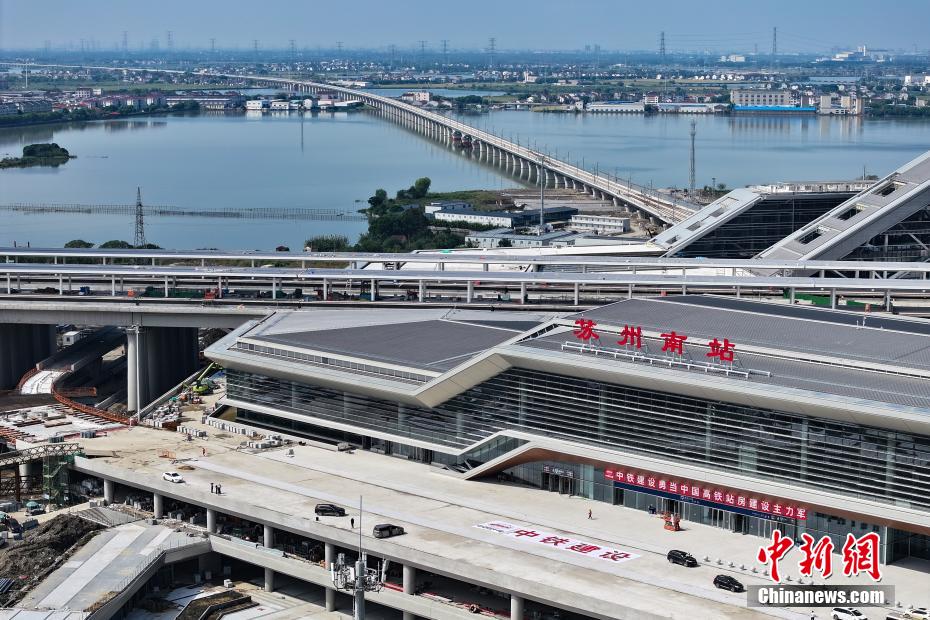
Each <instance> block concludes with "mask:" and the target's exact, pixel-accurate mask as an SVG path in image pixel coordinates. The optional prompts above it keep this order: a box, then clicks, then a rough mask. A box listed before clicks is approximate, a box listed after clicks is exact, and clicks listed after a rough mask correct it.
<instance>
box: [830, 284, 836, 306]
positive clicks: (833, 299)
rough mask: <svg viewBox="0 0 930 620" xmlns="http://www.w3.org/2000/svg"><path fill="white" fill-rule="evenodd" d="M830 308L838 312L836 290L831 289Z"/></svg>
mask: <svg viewBox="0 0 930 620" xmlns="http://www.w3.org/2000/svg"><path fill="white" fill-rule="evenodd" d="M830 308H832V309H833V310H836V289H835V288H831V289H830Z"/></svg>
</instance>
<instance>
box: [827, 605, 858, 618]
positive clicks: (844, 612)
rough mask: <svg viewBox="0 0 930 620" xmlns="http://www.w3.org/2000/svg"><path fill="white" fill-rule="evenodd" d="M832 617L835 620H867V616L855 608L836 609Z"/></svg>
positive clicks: (832, 612) (831, 613) (831, 614)
mask: <svg viewBox="0 0 930 620" xmlns="http://www.w3.org/2000/svg"><path fill="white" fill-rule="evenodd" d="M830 617H831V618H833V620H867V618H866V617H865V614H864V613H862V612H861V611H859V610H858V609H855V608H854V607H834V608H833V611H831V612H830Z"/></svg>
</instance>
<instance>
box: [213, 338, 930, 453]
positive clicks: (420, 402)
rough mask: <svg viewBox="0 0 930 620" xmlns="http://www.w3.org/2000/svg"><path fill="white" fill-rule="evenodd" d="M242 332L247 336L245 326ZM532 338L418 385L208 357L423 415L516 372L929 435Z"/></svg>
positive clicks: (851, 411)
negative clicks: (543, 345)
mask: <svg viewBox="0 0 930 620" xmlns="http://www.w3.org/2000/svg"><path fill="white" fill-rule="evenodd" d="M558 324H559V322H558V321H550V322H549V323H546V324H544V325H541V326H538V327H537V328H535V329H534V330H532V331H533V332H537V331H540V330H541V329H544V328H547V327H551V326H553V325H558ZM240 329H241V330H242V331H246V326H243V328H240ZM236 331H239V330H236ZM530 333H532V332H527V333H526V334H523V335H521V336H518V337H515V338H514V339H511V340H509V341H508V342H507V343H503V344H500V345H497V346H495V347H493V348H491V349H488V350H487V351H484V352H482V353H480V354H478V355H476V356H475V357H472V358H470V359H469V360H467V361H466V362H464V363H462V364H460V365H458V366H456V367H455V368H453V369H451V370H449V371H447V372H445V373H443V374H442V375H440V376H439V377H437V378H435V379H433V380H432V381H430V382H428V383H426V384H422V385H417V384H410V383H404V382H399V381H392V380H390V379H389V378H386V377H385V378H381V377H377V376H366V377H365V381H359V375H358V374H354V373H351V372H345V371H339V370H330V369H327V368H322V367H308V366H307V365H302V364H300V363H296V362H289V361H286V360H278V359H273V358H268V357H262V356H258V355H253V354H249V353H247V352H242V351H237V350H235V349H229V346H231V345H232V344H234V343H235V341H236V332H235V331H234V332H232V333H230V334H229V335H228V336H226V337H225V338H223V339H221V340H220V341H218V342H217V343H215V344H214V345H212V346H211V347H209V348H208V349H207V356H208V357H209V358H210V359H212V360H214V361H217V362H218V363H220V364H222V365H224V366H225V367H228V368H233V369H238V370H243V371H246V372H251V373H255V374H261V375H266V376H271V377H275V378H280V379H285V380H289V381H296V382H302V383H312V384H314V385H320V386H322V387H328V388H332V389H340V390H346V391H349V392H353V393H356V394H362V395H365V396H371V397H373V398H381V399H386V400H394V401H397V402H401V403H404V404H409V405H414V406H420V407H426V408H433V407H436V406H438V405H441V404H442V403H444V402H447V401H448V400H450V399H452V398H454V397H456V396H458V395H459V394H461V393H463V392H465V391H466V390H468V389H470V388H472V387H475V386H476V385H479V384H481V383H483V382H485V381H487V380H489V379H491V378H492V377H494V376H496V375H498V374H500V373H502V372H504V371H506V370H508V369H509V368H512V367H516V368H526V369H529V370H537V371H542V372H550V373H555V374H560V375H565V376H568V377H574V378H578V379H586V380H592V381H603V382H604V383H609V384H615V385H622V386H628V387H633V388H640V389H649V390H656V391H661V392H669V393H673V394H680V395H683V396H690V397H693V398H702V399H707V400H711V401H719V402H726V403H732V404H735V405H744V406H748V407H757V408H762V409H771V410H775V411H782V412H786V413H794V414H799V415H806V416H812V417H817V418H824V419H829V420H835V421H838V422H845V423H853V424H862V425H867V426H875V427H879V428H883V429H888V430H894V431H900V432H905V433H916V434H921V435H930V411H928V410H925V409H921V408H917V407H908V406H904V405H891V404H889V403H882V402H878V401H872V400H865V399H860V398H851V397H842V396H837V395H832V394H827V393H824V392H814V391H807V390H801V389H798V388H790V387H784V386H777V385H771V384H763V383H757V382H753V381H752V380H751V379H748V380H742V379H740V380H737V379H733V378H725V377H717V376H713V375H706V374H698V373H691V372H685V371H681V370H672V369H668V368H661V367H657V366H645V365H640V364H636V363H632V362H621V361H615V360H604V359H600V358H589V357H586V356H583V355H580V354H571V355H566V354H565V353H562V352H560V351H548V350H544V349H536V348H532V347H527V346H522V345H521V344H520V342H519V341H520V339H521V338H523V337H525V336H526V335H528V334H530Z"/></svg>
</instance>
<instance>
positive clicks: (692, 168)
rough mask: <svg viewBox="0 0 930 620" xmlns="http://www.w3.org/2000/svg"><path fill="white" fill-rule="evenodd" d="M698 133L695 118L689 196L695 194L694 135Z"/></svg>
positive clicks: (692, 125) (692, 128)
mask: <svg viewBox="0 0 930 620" xmlns="http://www.w3.org/2000/svg"><path fill="white" fill-rule="evenodd" d="M696 135H697V121H695V120H694V119H691V177H690V179H689V181H690V182H689V184H688V187H689V188H690V191H689V192H688V195H689V196H694V177H695V169H694V137H695V136H696Z"/></svg>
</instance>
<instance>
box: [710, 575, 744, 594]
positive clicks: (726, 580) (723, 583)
mask: <svg viewBox="0 0 930 620" xmlns="http://www.w3.org/2000/svg"><path fill="white" fill-rule="evenodd" d="M714 585H715V586H716V587H718V588H720V589H721V590H729V591H730V592H742V591H744V590H745V589H746V588H744V587H743V584H741V583H740V582H738V581H737V580H736V579H734V578H733V577H730V576H729V575H717V576H716V577H714Z"/></svg>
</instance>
